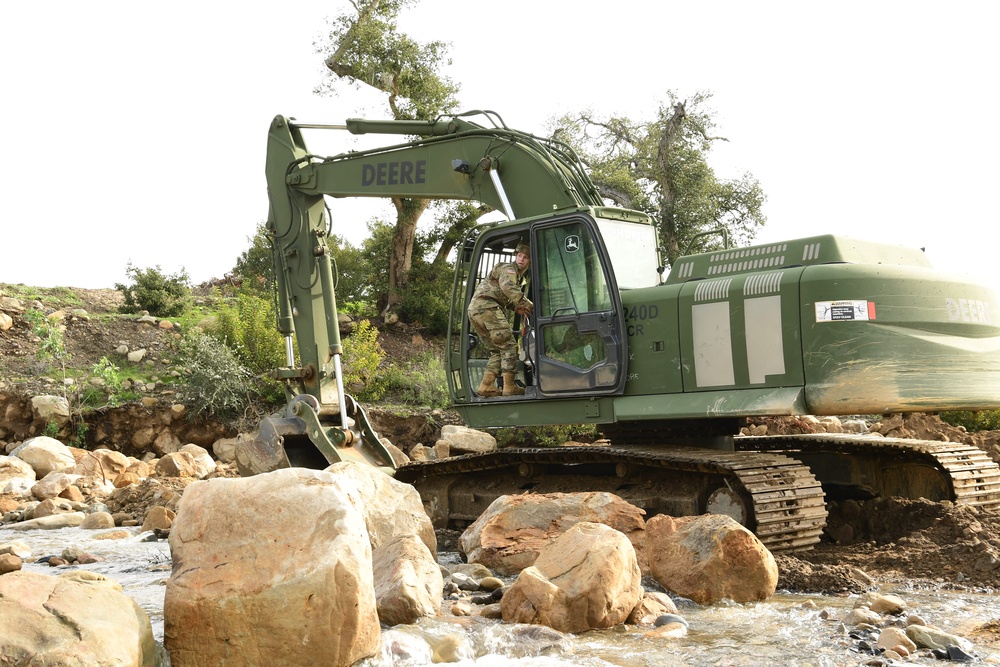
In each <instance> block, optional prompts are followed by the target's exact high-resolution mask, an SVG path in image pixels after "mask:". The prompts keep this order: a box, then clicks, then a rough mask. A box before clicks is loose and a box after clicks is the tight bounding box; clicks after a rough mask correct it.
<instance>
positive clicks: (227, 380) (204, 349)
mask: <svg viewBox="0 0 1000 667" xmlns="http://www.w3.org/2000/svg"><path fill="white" fill-rule="evenodd" d="M180 355H181V360H182V361H183V363H184V364H185V366H186V367H187V368H188V369H189V371H190V377H189V384H190V386H191V389H192V394H193V400H192V408H193V412H194V413H195V414H197V413H207V414H209V415H213V416H217V417H229V416H237V415H240V414H242V413H243V412H245V411H246V409H247V407H249V405H250V403H251V401H252V399H253V395H254V393H255V389H254V386H253V384H252V383H251V380H252V374H251V373H250V371H248V370H247V369H246V368H245V367H243V366H242V365H241V364H240V362H239V361H238V360H237V359H236V357H235V355H233V353H232V351H230V349H229V348H228V347H226V346H225V345H223V344H222V343H220V342H219V341H217V340H216V339H214V338H212V337H211V336H208V335H205V334H203V333H201V332H200V331H198V330H197V329H193V330H191V332H189V333H188V334H187V335H186V336H185V337H184V340H183V341H182V342H181V349H180Z"/></svg>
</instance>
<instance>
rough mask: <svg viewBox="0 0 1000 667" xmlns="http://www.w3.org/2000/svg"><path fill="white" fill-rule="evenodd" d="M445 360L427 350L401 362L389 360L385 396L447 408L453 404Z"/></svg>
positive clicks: (407, 403)
mask: <svg viewBox="0 0 1000 667" xmlns="http://www.w3.org/2000/svg"><path fill="white" fill-rule="evenodd" d="M445 373H446V371H445V367H444V360H443V359H442V358H441V356H440V355H439V354H435V353H434V352H425V353H424V354H421V355H418V356H415V357H413V358H412V359H409V360H407V361H404V362H402V363H396V362H389V364H388V365H387V366H386V367H385V368H384V369H383V370H382V373H381V378H382V383H383V385H384V388H385V392H384V393H385V398H386V399H387V400H391V401H393V402H398V403H402V404H404V405H417V406H421V407H429V408H445V407H448V405H449V403H450V400H451V399H450V397H449V396H448V381H447V377H446V375H445Z"/></svg>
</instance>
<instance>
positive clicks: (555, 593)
mask: <svg viewBox="0 0 1000 667" xmlns="http://www.w3.org/2000/svg"><path fill="white" fill-rule="evenodd" d="M641 579H642V575H641V574H640V572H639V564H638V562H637V561H636V557H635V549H634V548H633V547H632V544H631V543H630V542H629V541H628V538H627V537H625V536H624V535H623V534H621V533H620V532H618V531H617V530H615V529H614V528H609V527H608V526H605V525H603V524H599V523H590V522H581V523H577V524H576V525H574V526H573V527H572V528H570V529H569V530H567V531H566V532H565V533H563V534H562V535H560V536H559V537H558V538H556V539H555V541H553V542H552V544H550V545H549V546H548V547H546V548H544V549H543V550H542V552H541V553H540V554H539V556H538V559H537V560H536V561H535V564H534V565H533V566H531V567H529V568H527V569H525V570H524V571H523V572H521V574H519V575H518V577H517V580H516V581H515V582H514V584H513V585H512V586H511V587H510V590H508V591H507V592H506V593H504V596H503V598H501V600H500V610H501V613H502V614H503V620H504V621H507V622H509V623H532V624H540V625H547V626H548V627H550V628H553V629H554V630H559V631H560V632H583V631H585V630H591V629H597V628H610V627H613V626H615V625H618V624H619V623H624V622H625V620H626V619H627V618H628V616H629V613H631V611H632V610H633V609H634V608H635V606H636V605H637V604H638V602H639V600H640V598H641V596H642V584H641Z"/></svg>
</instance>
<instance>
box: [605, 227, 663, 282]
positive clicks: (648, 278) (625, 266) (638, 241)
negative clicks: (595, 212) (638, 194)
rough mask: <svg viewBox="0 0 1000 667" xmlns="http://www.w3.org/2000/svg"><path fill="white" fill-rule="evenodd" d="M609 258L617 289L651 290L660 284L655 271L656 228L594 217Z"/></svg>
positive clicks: (657, 260)
mask: <svg viewBox="0 0 1000 667" xmlns="http://www.w3.org/2000/svg"><path fill="white" fill-rule="evenodd" d="M596 220H597V226H598V228H599V229H600V230H601V236H602V237H603V238H604V245H605V246H607V248H608V254H609V255H610V256H611V264H612V266H613V267H614V270H615V279H616V280H617V281H618V289H636V288H639V287H652V286H653V285H658V284H659V283H660V274H658V273H657V272H656V269H657V267H658V266H659V263H660V262H659V257H658V256H657V253H656V228H654V227H653V226H652V225H646V224H639V223H635V222H623V221H621V220H608V219H607V218H596Z"/></svg>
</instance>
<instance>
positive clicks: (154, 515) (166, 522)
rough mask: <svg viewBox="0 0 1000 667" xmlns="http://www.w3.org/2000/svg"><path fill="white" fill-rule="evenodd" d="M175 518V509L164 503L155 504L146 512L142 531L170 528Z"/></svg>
mask: <svg viewBox="0 0 1000 667" xmlns="http://www.w3.org/2000/svg"><path fill="white" fill-rule="evenodd" d="M175 518H176V515H175V514H174V512H173V511H171V510H169V509H167V508H166V507H163V506H162V505H155V506H154V507H150V508H149V511H148V512H146V518H145V519H143V521H142V528H141V530H142V532H146V531H147V530H170V527H171V526H172V525H173V523H174V519H175ZM112 523H113V522H112Z"/></svg>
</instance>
